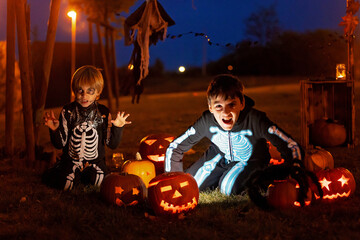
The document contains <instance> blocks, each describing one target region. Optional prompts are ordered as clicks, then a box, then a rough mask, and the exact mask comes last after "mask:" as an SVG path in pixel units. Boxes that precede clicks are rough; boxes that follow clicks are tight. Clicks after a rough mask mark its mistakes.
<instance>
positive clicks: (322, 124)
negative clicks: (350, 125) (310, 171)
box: [310, 119, 346, 147]
mask: <svg viewBox="0 0 360 240" xmlns="http://www.w3.org/2000/svg"><path fill="white" fill-rule="evenodd" d="M310 139H311V142H312V144H314V145H317V146H322V147H335V146H339V145H342V144H344V143H345V141H346V129H345V126H344V125H342V124H340V123H338V122H336V121H334V120H332V119H317V120H315V121H314V123H313V124H311V125H310Z"/></svg>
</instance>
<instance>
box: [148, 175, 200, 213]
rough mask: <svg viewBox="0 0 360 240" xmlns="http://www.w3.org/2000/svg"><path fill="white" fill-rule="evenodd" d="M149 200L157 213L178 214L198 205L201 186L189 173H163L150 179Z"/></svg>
mask: <svg viewBox="0 0 360 240" xmlns="http://www.w3.org/2000/svg"><path fill="white" fill-rule="evenodd" d="M148 200H149V203H150V206H151V208H152V209H153V210H154V212H155V214H156V215H163V216H171V215H178V214H181V213H186V212H189V211H191V210H193V209H194V208H195V207H196V206H197V204H198V201H199V188H198V185H197V183H196V181H195V179H194V178H193V177H192V176H191V175H190V174H188V173H183V172H170V173H163V174H160V175H158V176H156V177H155V178H153V179H152V180H151V181H150V183H149V188H148Z"/></svg>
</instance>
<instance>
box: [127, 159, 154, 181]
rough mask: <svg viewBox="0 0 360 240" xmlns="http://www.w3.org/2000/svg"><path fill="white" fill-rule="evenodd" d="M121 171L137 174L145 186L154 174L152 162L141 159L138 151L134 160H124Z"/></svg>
mask: <svg viewBox="0 0 360 240" xmlns="http://www.w3.org/2000/svg"><path fill="white" fill-rule="evenodd" d="M122 172H124V173H128V174H134V175H137V176H139V177H140V178H141V179H142V180H143V182H144V184H145V186H146V187H148V186H149V182H150V180H151V179H153V178H154V177H155V176H156V173H155V165H154V163H152V162H151V161H149V160H144V159H141V156H140V154H139V153H137V154H136V157H135V159H134V160H126V161H125V162H124V164H123V165H122Z"/></svg>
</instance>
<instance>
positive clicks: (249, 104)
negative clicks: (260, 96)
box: [237, 95, 255, 124]
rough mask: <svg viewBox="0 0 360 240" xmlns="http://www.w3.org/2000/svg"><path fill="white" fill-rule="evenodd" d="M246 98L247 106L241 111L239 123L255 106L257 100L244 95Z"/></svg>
mask: <svg viewBox="0 0 360 240" xmlns="http://www.w3.org/2000/svg"><path fill="white" fill-rule="evenodd" d="M244 100H245V108H244V109H243V110H242V111H241V112H240V115H239V119H238V120H237V123H238V124H239V123H240V122H242V121H243V120H244V118H245V117H246V115H247V114H248V113H249V111H250V110H251V109H252V108H253V107H254V106H255V101H254V100H253V99H252V98H250V97H248V96H246V95H244Z"/></svg>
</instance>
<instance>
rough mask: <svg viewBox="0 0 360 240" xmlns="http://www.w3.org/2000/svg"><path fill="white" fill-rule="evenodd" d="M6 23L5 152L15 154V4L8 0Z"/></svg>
mask: <svg viewBox="0 0 360 240" xmlns="http://www.w3.org/2000/svg"><path fill="white" fill-rule="evenodd" d="M6 21H7V25H6V110H5V112H6V115H5V118H6V119H5V152H6V155H8V156H10V157H12V156H13V155H14V107H15V100H14V99H15V85H16V82H15V5H14V1H13V0H7V20H6Z"/></svg>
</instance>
